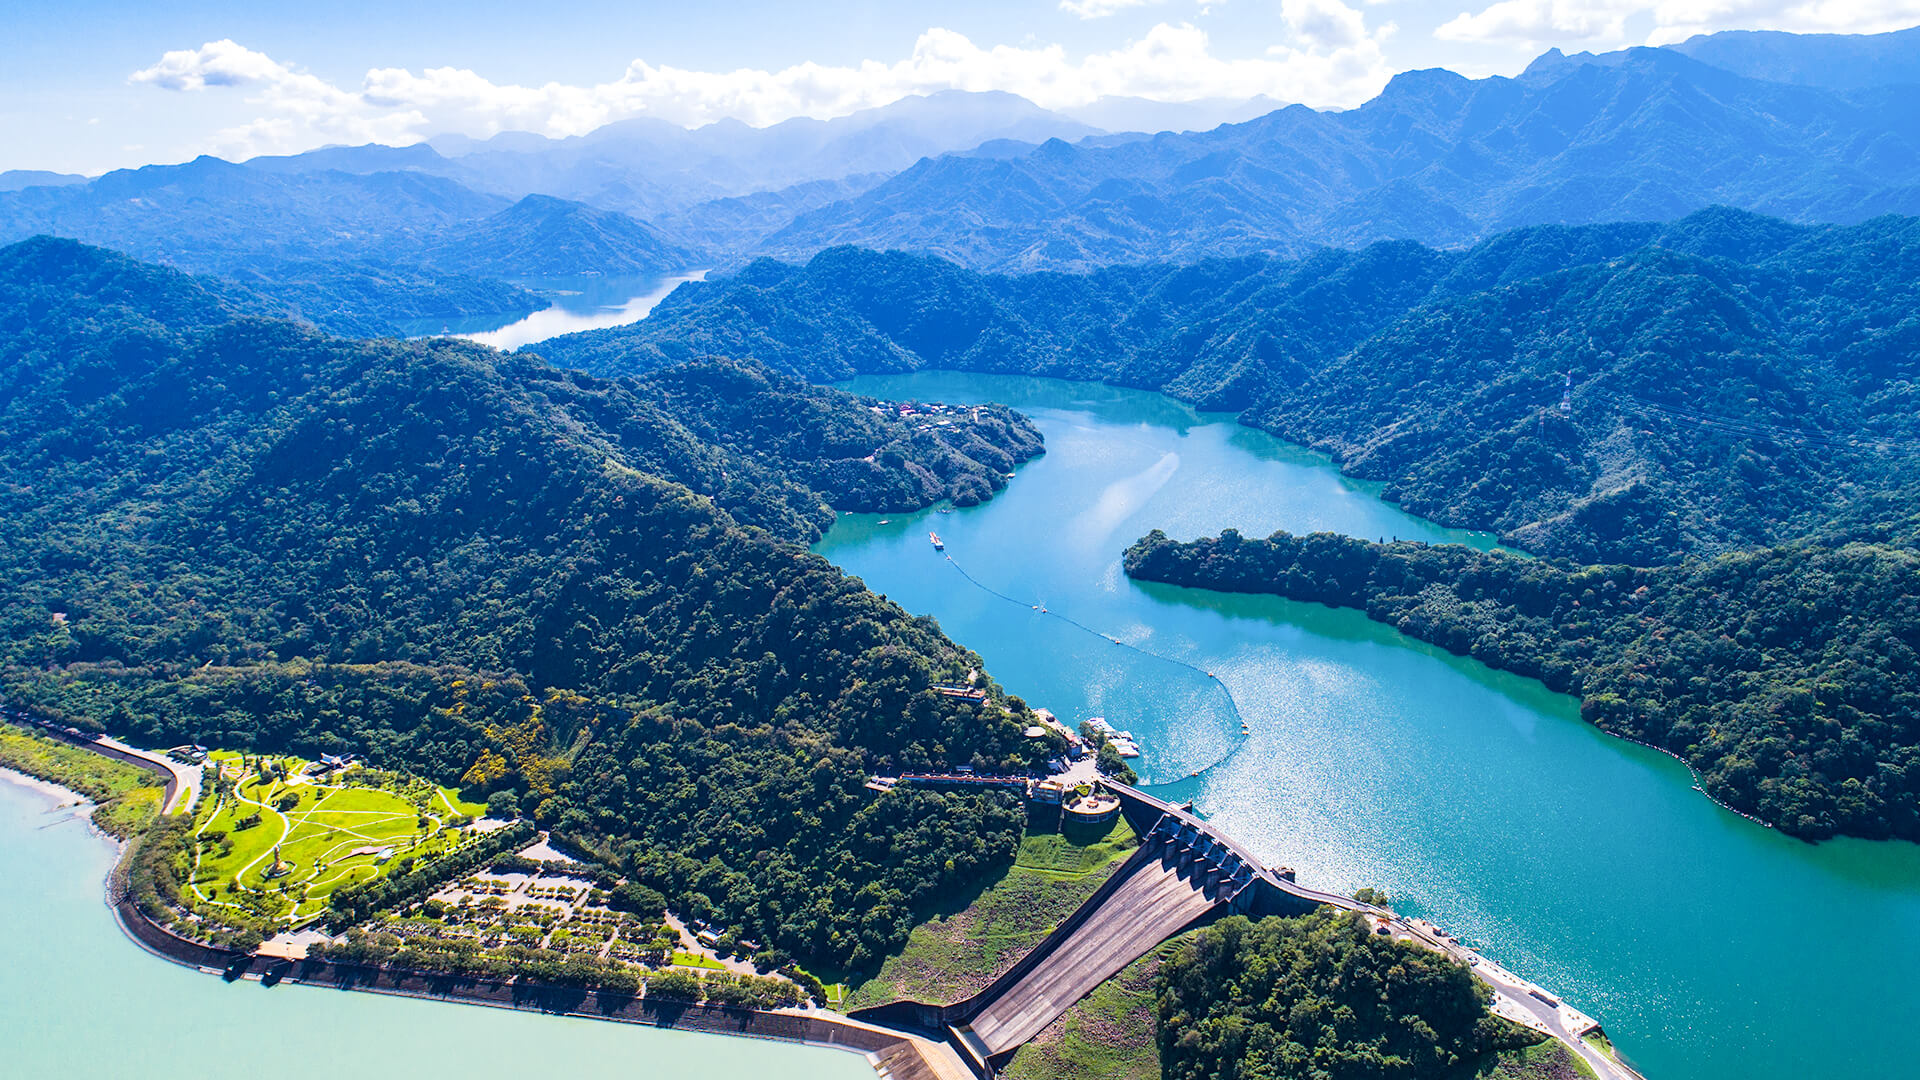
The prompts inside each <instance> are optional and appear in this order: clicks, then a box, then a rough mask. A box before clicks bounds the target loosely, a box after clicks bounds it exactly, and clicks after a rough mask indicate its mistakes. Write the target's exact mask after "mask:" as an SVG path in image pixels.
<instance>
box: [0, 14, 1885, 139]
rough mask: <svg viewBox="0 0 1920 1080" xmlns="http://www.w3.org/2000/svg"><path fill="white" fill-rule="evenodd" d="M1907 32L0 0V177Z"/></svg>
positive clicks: (1300, 92)
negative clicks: (964, 96) (1726, 35)
mask: <svg viewBox="0 0 1920 1080" xmlns="http://www.w3.org/2000/svg"><path fill="white" fill-rule="evenodd" d="M1915 24H1920V0H1663V2H1658V3H1651V2H1642V0H1438V2H1421V0H967V2H951V0H949V2H946V3H927V2H920V0H885V2H882V0H847V2H838V3H831V4H827V3H804V2H799V0H788V2H784V3H782V2H766V0H676V2H673V3H657V2H653V0H624V2H619V0H570V2H567V3H562V4H534V3H527V2H525V0H518V2H512V3H506V2H499V0H460V2H452V0H427V2H419V3H409V2H406V0H386V2H383V3H371V2H365V0H330V2H324V3H311V2H306V3H301V4H281V3H275V2H273V0H254V2H252V3H244V4H242V3H214V2H192V0H6V2H5V3H4V5H0V169H50V170H55V171H62V172H82V173H88V174H97V173H100V172H103V171H106V170H108V169H113V168H124V167H134V166H139V165H143V164H152V163H171V162H178V161H185V160H188V159H190V158H193V157H195V156H197V155H199V154H203V153H209V154H215V155H217V156H220V157H225V158H228V159H230V160H244V159H246V158H248V157H252V156H255V155H258V154H280V153H297V152H299V151H302V150H308V149H312V148H314V147H318V146H324V145H331V144H358V143H366V142H382V143H388V144H393V145H404V144H408V143H413V142H417V141H420V140H421V139H423V138H426V137H428V136H431V135H436V134H443V133H459V134H465V135H471V136H475V137H482V138H484V137H486V136H489V135H492V134H496V133H498V132H500V131H534V132H538V133H541V134H544V135H550V136H564V135H577V134H584V133H585V132H587V131H591V130H592V129H593V128H596V127H598V126H600V125H602V124H605V123H609V122H611V121H614V120H621V119H626V118H629V117H634V116H656V117H660V118H662V119H666V120H669V121H672V122H674V123H679V124H683V125H688V126H695V125H699V124H703V123H710V122H712V121H714V120H718V119H722V118H726V117H732V118H735V119H739V120H742V121H745V122H747V123H750V124H755V125H764V124H770V123H776V122H778V121H780V120H784V119H788V118H790V117H794V116H815V117H822V118H826V117H832V116H841V115H845V114H847V113H849V112H853V111H855V110H857V109H861V108H866V107H871V106H877V105H883V104H886V103H887V102H890V101H894V100H897V99H898V98H900V97H903V96H905V95H907V94H916V93H931V92H934V91H938V90H945V89H963V90H1005V91H1010V92H1012V93H1017V94H1020V95H1022V96H1025V97H1027V98H1030V99H1032V100H1033V101H1035V102H1037V103H1038V104H1040V105H1042V106H1045V107H1048V108H1071V107H1074V106H1077V105H1084V104H1088V103H1090V102H1092V101H1093V100H1095V99H1097V98H1099V97H1102V96H1114V95H1123V96H1138V97H1146V98H1151V99H1155V100H1161V101H1194V100H1202V99H1223V98H1231V99H1245V98H1249V97H1253V96H1255V95H1259V94H1264V95H1266V96H1268V97H1271V98H1274V99H1276V100H1279V101H1285V102H1301V103H1304V104H1308V105H1312V106H1315V107H1337V108H1343V107H1351V106H1354V105H1358V104H1360V103H1362V102H1364V101H1366V100H1367V99H1368V98H1370V97H1372V96H1373V95H1374V94H1376V93H1378V92H1379V90H1380V88H1381V87H1383V86H1384V85H1386V82H1387V80H1388V79H1389V78H1391V77H1392V76H1393V74H1395V73H1396V72H1400V71H1405V70H1410V69H1416V68H1429V67H1445V68H1450V69H1452V70H1454V71H1457V72H1460V73H1461V74H1464V75H1468V76H1473V77H1481V76H1486V75H1511V74H1515V73H1517V72H1518V71H1520V70H1521V69H1522V68H1524V67H1525V66H1526V64H1527V62H1528V61H1529V60H1531V59H1532V58H1533V57H1535V56H1537V55H1539V54H1540V53H1541V52H1544V51H1546V49H1548V48H1549V47H1558V48H1560V49H1562V50H1564V51H1567V52H1575V51H1579V50H1593V51H1602V50H1606V49H1615V48H1621V47H1625V46H1629V45H1645V44H1654V45H1658V44H1664V43H1668V42H1672V41H1680V40H1684V39H1685V38H1687V37H1689V36H1691V35H1692V34H1695V33H1705V32H1712V31H1716V30H1727V29H1770V30H1793V31H1799V32H1815V31H1817V32H1832V33H1877V32H1881V31H1886V30H1894V29H1900V28H1903V27H1906V26H1911V25H1915Z"/></svg>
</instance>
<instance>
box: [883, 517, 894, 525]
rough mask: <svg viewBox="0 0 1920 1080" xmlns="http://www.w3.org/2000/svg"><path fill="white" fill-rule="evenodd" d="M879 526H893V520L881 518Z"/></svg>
mask: <svg viewBox="0 0 1920 1080" xmlns="http://www.w3.org/2000/svg"><path fill="white" fill-rule="evenodd" d="M880 524H882V525H891V524H893V519H892V518H881V519H880Z"/></svg>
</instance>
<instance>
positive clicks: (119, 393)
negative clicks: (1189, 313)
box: [0, 242, 1044, 963]
mask: <svg viewBox="0 0 1920 1080" xmlns="http://www.w3.org/2000/svg"><path fill="white" fill-rule="evenodd" d="M0 281H5V282H7V286H6V288H4V289H0V319H5V320H7V322H6V323H5V324H4V325H6V326H7V328H8V331H9V333H8V335H7V338H6V341H7V344H6V351H5V353H4V354H0V431H4V432H5V433H6V436H5V438H3V439H0V476H4V477H5V478H6V481H7V482H6V484H5V486H4V487H0V561H4V566H5V573H4V575H0V689H3V690H4V693H5V694H6V696H7V697H8V698H9V699H11V700H12V702H13V703H14V704H16V705H19V706H23V707H27V708H29V709H30V710H31V711H38V712H40V713H42V714H45V713H47V712H49V711H50V712H52V713H55V714H57V715H61V716H65V717H68V718H70V720H69V722H75V723H79V724H82V725H83V726H86V727H90V728H93V727H101V726H112V727H114V728H116V729H118V730H122V731H125V732H126V733H128V734H131V735H134V736H136V737H140V738H145V739H153V740H156V741H160V742H173V741H180V740H183V739H192V738H199V739H201V740H202V741H206V742H218V743H221V744H225V745H231V746H236V747H245V748H249V749H254V750H276V749H282V748H284V749H290V750H295V751H301V752H307V753H314V752H321V751H339V750H343V749H347V750H352V751H354V752H357V753H362V754H365V755H366V756H367V757H368V758H369V759H370V760H371V761H373V762H374V763H375V764H380V763H384V762H391V763H393V764H396V765H405V766H408V767H411V768H413V769H415V770H417V771H420V772H424V773H427V774H429V775H431V776H433V777H434V778H435V779H437V780H440V781H442V782H452V781H459V780H462V779H463V778H464V780H465V782H467V783H468V784H470V785H471V786H473V787H474V788H476V789H477V790H478V791H481V792H486V791H492V790H512V791H514V792H516V794H517V795H518V796H519V797H520V801H521V802H522V803H523V804H524V806H525V808H526V809H528V810H529V811H531V812H533V813H534V814H535V815H536V816H537V818H538V819H539V820H540V821H541V822H542V823H545V824H551V825H554V826H556V827H559V828H561V829H563V830H566V831H571V832H573V833H576V834H578V835H579V836H581V838H582V841H583V842H584V843H587V844H591V845H592V846H594V847H595V848H596V849H597V850H600V851H602V852H603V854H605V855H606V856H607V857H608V858H610V859H614V860H618V861H622V862H624V863H626V864H628V865H629V866H630V867H632V868H634V869H635V872H636V873H641V874H642V876H644V877H645V878H646V880H649V881H653V882H656V883H657V887H660V888H662V890H663V891H666V892H668V893H669V895H670V896H672V897H673V899H674V900H675V903H676V904H679V905H684V906H686V907H687V908H688V909H690V910H712V911H714V912H715V913H717V914H720V915H721V916H722V917H724V918H726V919H727V920H728V921H729V923H730V924H731V925H734V926H736V927H738V928H740V930H741V933H742V936H752V937H754V938H755V939H757V940H759V941H761V942H763V943H764V944H765V945H766V946H767V947H769V948H776V949H782V950H787V951H789V952H793V953H795V954H797V955H801V956H804V957H806V958H808V959H809V960H812V961H814V962H824V963H848V962H855V963H858V962H864V961H865V960H867V959H869V958H872V957H875V956H877V955H879V954H880V953H881V952H884V951H885V950H886V949H888V948H890V947H891V946H892V945H894V944H896V943H897V941H898V940H899V939H900V938H902V937H903V936H904V934H905V933H906V930H907V928H908V927H909V926H910V925H911V921H912V919H911V917H910V916H909V915H908V914H907V913H908V912H909V911H910V909H911V907H912V905H913V903H914V901H915V899H916V898H917V897H918V896H920V895H921V893H922V890H925V889H938V888H945V887H950V886H951V885H952V884H953V883H954V882H955V881H957V880H959V878H960V877H962V876H964V875H966V874H969V873H973V872H976V871H977V870H978V869H979V868H980V867H981V866H983V865H985V864H987V863H990V862H992V861H994V860H1003V859H1007V858H1011V851H1012V845H1013V842H1014V840H1015V839H1016V838H1017V836H1018V833H1019V827H1020V823H1019V820H1018V814H1017V813H1012V812H1009V811H1008V810H1007V808H1005V807H1003V806H1001V805H1000V804H999V803H998V802H996V801H995V800H993V799H991V798H980V797H973V798H964V797H948V796H943V795H939V794H931V793H903V794H901V795H900V796H898V797H888V798H887V799H886V800H884V801H880V802H876V800H875V798H874V796H873V795H872V793H870V792H867V791H865V790H864V788H863V786H862V785H863V784H864V782H865V780H866V777H867V775H868V774H869V772H870V771H880V770H888V771H892V770H911V769H925V768H943V767H948V766H950V765H952V764H957V763H965V762H974V763H977V764H979V765H981V766H985V767H990V768H995V769H1023V768H1025V767H1026V766H1027V764H1028V761H1027V758H1028V757H1029V756H1030V755H1032V754H1035V753H1042V752H1044V751H1042V750H1036V749H1032V748H1030V745H1029V741H1028V740H1025V739H1023V738H1022V735H1021V731H1022V722H1021V721H1020V720H1017V719H1016V718H1014V717H1013V716H1011V715H1010V714H1009V713H1008V711H1007V709H1006V708H1005V706H1004V705H1003V704H1002V700H1003V699H1001V698H1000V697H999V696H998V695H997V694H995V695H993V696H992V697H991V698H990V700H989V701H988V702H985V703H976V702H973V701H970V700H967V699H958V698H952V697H946V696H943V695H940V694H938V693H936V692H934V691H933V690H932V686H933V685H935V684H938V683H949V682H953V681H955V680H959V679H963V678H966V677H967V673H968V672H969V671H970V670H973V669H976V668H978V666H979V658H978V657H977V656H975V655H974V654H972V653H970V652H967V651H966V650H964V649H961V648H960V647H958V646H956V645H954V644H953V643H952V642H950V641H949V640H947V639H946V637H945V636H944V635H942V634H941V633H940V631H939V628H938V627H937V626H936V625H934V624H933V622H932V621H931V620H927V619H916V618H913V617H910V616H909V615H907V614H906V613H905V612H903V611H902V610H900V608H899V607H897V606H896V605H894V604H891V603H889V602H887V601H885V600H884V599H882V598H880V597H877V596H875V595H873V594H872V593H870V592H868V591H867V590H866V589H865V588H864V587H862V586H861V585H860V583H859V582H858V581H857V580H854V579H851V578H848V577H847V576H845V575H844V574H842V573H841V572H840V571H839V570H837V569H835V568H834V567H833V566H832V565H831V564H829V563H828V562H826V560H824V559H821V558H819V557H817V556H815V555H812V554H810V553H809V552H807V551H806V550H805V549H804V548H803V547H801V546H800V544H801V543H803V542H806V541H809V540H811V539H813V538H814V537H815V536H817V535H818V533H819V530H820V529H821V528H823V527H824V526H825V525H826V524H827V523H828V522H829V521H830V520H831V518H832V514H833V510H832V508H831V507H830V506H829V505H828V504H827V503H826V502H825V501H824V500H823V495H822V493H820V492H817V491H815V490H813V489H811V488H809V487H807V486H806V485H805V484H803V483H802V482H800V481H798V480H796V479H794V478H793V476H792V475H790V474H789V473H787V472H785V471H783V470H781V469H780V468H778V467H777V465H778V464H779V463H778V461H777V458H776V456H775V455H773V454H771V453H769V454H765V455H763V457H762V458H761V459H759V460H756V458H755V457H753V456H750V455H749V454H748V453H744V452H740V451H735V450H732V449H729V448H728V447H726V446H723V445H719V444H716V443H713V442H709V441H707V440H705V439H703V438H701V437H700V436H699V435H697V434H695V433H694V432H693V431H690V430H689V429H688V428H687V427H685V426H684V425H682V424H681V423H679V422H678V421H677V420H675V419H674V418H673V416H672V415H670V413H669V410H668V409H666V408H663V407H662V405H661V404H659V403H657V402H656V401H655V400H654V399H653V398H651V397H650V396H649V390H648V388H647V387H645V386H642V385H641V384H638V383H634V382H613V381H606V380H600V379H594V378H591V377H588V376H583V375H578V374H574V373H567V372H560V371H556V370H554V369H551V368H548V367H546V366H545V365H543V364H540V363H539V362H537V361H534V360H530V359H527V358H512V357H506V356H503V355H502V354H499V353H496V352H493V351H491V350H488V349H484V348H481V347H478V346H473V345H469V344H463V343H455V342H446V341H429V342H413V343H403V342H394V341H376V342H351V341H343V340H340V339H334V338H328V337H324V336H321V335H319V334H316V333H313V332H312V331H310V330H306V329H303V328H301V327H299V326H296V325H294V324H291V323H287V322H283V321H276V320H268V319H261V318H256V317H250V316H242V315H238V314H236V312H235V311H234V310H233V309H232V308H231V307H230V306H228V305H226V304H225V303H224V302H223V301H222V300H221V298H220V297H219V296H217V295H216V294H214V293H212V292H209V291H208V290H207V289H206V288H205V287H204V286H202V285H201V284H200V283H198V282H196V281H194V280H193V279H190V278H186V277H184V276H182V275H179V274H177V273H172V272H168V271H159V270H155V269H152V268H146V267H140V266H138V265H137V264H133V263H131V262H129V261H128V260H125V259H123V258H121V257H118V256H112V255H109V254H107V253H104V252H100V251H97V250H90V249H85V248H82V247H80V246H78V245H74V244H70V243H61V242H40V243H35V244H31V245H22V246H18V247H16V248H12V249H6V250H3V251H0ZM743 370H744V369H743ZM790 389H791V388H790ZM795 393H798V391H795ZM803 396H804V397H805V398H806V399H807V400H808V401H809V402H810V403H811V405H810V409H809V410H804V411H803V410H794V411H791V412H789V413H787V414H786V415H785V419H786V421H788V422H791V423H793V424H796V425H801V424H808V423H815V422H819V423H829V422H837V421H835V418H836V417H840V416H841V415H842V414H846V415H849V416H851V415H857V416H859V417H866V416H872V415H874V414H873V413H872V412H871V406H870V404H869V403H868V402H867V401H865V400H864V399H857V398H854V397H852V396H850V395H844V394H839V393H838V392H836V391H830V390H823V389H811V390H805V391H804V395H803ZM862 422H864V421H862ZM1023 423H1024V422H1022V421H1015V420H1014V419H1012V418H1008V419H1007V420H1006V424H1005V430H1006V431H1007V432H1009V433H1012V432H1014V431H1016V430H1017V429H1020V430H1029V431H1030V429H1022V428H1021V425H1022V424H1023ZM982 430H985V429H976V434H977V433H979V432H980V431H982ZM739 441H740V443H741V445H743V446H749V447H750V446H751V445H752V440H751V439H749V438H747V437H745V436H740V437H739ZM908 449H909V452H911V449H912V447H911V444H909V446H908ZM763 461H764V463H763ZM910 464H916V462H915V460H914V459H912V458H911V457H902V459H901V462H900V467H901V468H902V469H905V468H906V467H907V466H908V465H910ZM920 467H921V468H929V466H928V465H925V464H922V465H920ZM982 679H983V681H984V677H982ZM214 733H218V735H217V737H213V736H214ZM882 822H885V823H887V824H888V826H889V828H887V829H884V830H883V829H881V828H880V823H882ZM916 823H917V824H916ZM642 868H644V869H642ZM709 889H711V890H712V891H710V892H708V891H705V890H709Z"/></svg>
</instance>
